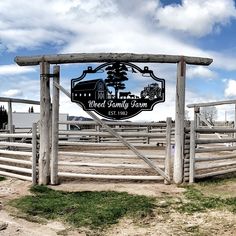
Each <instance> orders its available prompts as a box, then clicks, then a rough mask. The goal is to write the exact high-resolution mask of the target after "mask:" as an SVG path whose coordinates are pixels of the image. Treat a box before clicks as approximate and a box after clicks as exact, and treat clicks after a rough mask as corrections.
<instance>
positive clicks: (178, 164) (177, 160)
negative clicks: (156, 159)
mask: <svg viewBox="0 0 236 236" xmlns="http://www.w3.org/2000/svg"><path fill="white" fill-rule="evenodd" d="M185 75H186V63H185V61H184V60H183V58H182V60H181V61H180V62H179V63H178V66H177V82H176V109H175V157H174V173H173V179H174V183H176V184H180V183H182V182H183V159H184V118H185Z"/></svg>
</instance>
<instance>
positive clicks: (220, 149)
mask: <svg viewBox="0 0 236 236" xmlns="http://www.w3.org/2000/svg"><path fill="white" fill-rule="evenodd" d="M234 150H236V146H233V147H212V148H196V150H195V152H196V153H205V152H223V151H234Z"/></svg>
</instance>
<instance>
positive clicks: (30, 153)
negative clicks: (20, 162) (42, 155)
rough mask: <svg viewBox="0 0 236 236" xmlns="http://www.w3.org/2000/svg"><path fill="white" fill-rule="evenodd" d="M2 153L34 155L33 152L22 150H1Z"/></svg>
mask: <svg viewBox="0 0 236 236" xmlns="http://www.w3.org/2000/svg"><path fill="white" fill-rule="evenodd" d="M0 154H8V155H16V156H30V157H31V156H32V152H21V151H11V150H0Z"/></svg>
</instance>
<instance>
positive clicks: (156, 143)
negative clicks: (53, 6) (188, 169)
mask: <svg viewBox="0 0 236 236" xmlns="http://www.w3.org/2000/svg"><path fill="white" fill-rule="evenodd" d="M59 123H60V124H61V123H63V124H65V123H66V124H69V125H75V126H76V127H77V130H70V131H59V153H58V154H59V161H58V177H60V179H62V178H65V177H70V178H93V179H116V180H163V179H164V178H163V177H162V176H160V175H159V174H157V173H156V172H155V171H154V170H153V169H152V168H151V167H150V166H149V165H147V163H145V162H144V161H143V160H142V159H140V158H138V156H137V155H135V154H134V153H132V152H129V151H127V150H126V151H125V149H126V147H125V146H124V145H123V144H122V143H120V142H119V141H117V139H116V138H114V137H112V135H111V134H110V133H108V132H107V131H106V130H105V129H103V128H102V127H101V126H98V125H97V124H96V123H95V122H92V121H89V122H86V121H68V122H59ZM106 124H107V125H109V126H110V127H111V128H113V129H114V130H115V131H116V132H118V134H119V135H121V136H122V137H123V138H125V139H126V140H127V141H129V143H131V144H132V145H134V146H135V147H136V148H139V150H141V151H142V153H143V154H144V155H145V157H146V158H148V159H149V160H151V161H152V163H153V164H154V165H156V166H158V167H159V168H160V169H161V170H162V171H163V172H164V173H165V174H166V175H168V176H169V177H170V178H172V167H171V166H172V159H171V148H173V143H174V140H173V135H174V129H173V128H171V119H170V118H169V119H167V122H166V123H157V122H148V123H147V122H142V123H140V122H106ZM171 143H172V145H171ZM160 146H161V147H160ZM80 148H82V149H83V151H75V150H76V149H79V150H80ZM86 149H87V150H86ZM158 149H159V150H158ZM111 150H112V151H111ZM147 150H153V152H152V153H151V154H150V151H149V153H148V152H147ZM145 152H147V153H145Z"/></svg>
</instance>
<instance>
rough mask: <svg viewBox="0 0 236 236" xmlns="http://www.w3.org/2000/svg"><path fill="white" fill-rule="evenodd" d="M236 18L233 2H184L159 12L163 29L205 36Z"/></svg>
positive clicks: (217, 0)
mask: <svg viewBox="0 0 236 236" xmlns="http://www.w3.org/2000/svg"><path fill="white" fill-rule="evenodd" d="M232 17H234V18H235V17H236V9H235V5H234V1H233V0H223V1H222V0H214V1H212V0H183V1H182V4H181V5H180V4H172V5H167V6H165V7H163V8H159V9H158V10H157V14H156V18H157V20H158V23H159V25H160V26H161V27H164V28H167V29H170V30H178V31H182V32H186V33H189V34H191V35H194V36H198V37H201V36H204V35H207V34H209V33H211V32H212V31H214V30H216V31H218V30H219V27H220V26H222V25H225V24H226V23H228V22H229V20H230V18H232Z"/></svg>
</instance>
